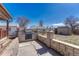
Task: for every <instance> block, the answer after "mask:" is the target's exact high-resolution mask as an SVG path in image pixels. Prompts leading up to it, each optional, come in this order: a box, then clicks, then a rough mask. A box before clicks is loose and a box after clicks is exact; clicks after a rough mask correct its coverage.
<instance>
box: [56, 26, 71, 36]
mask: <svg viewBox="0 0 79 59" xmlns="http://www.w3.org/2000/svg"><path fill="white" fill-rule="evenodd" d="M71 33H72V32H71V29H70V28H69V27H67V26H61V27H58V28H57V34H62V35H70V34H71Z"/></svg>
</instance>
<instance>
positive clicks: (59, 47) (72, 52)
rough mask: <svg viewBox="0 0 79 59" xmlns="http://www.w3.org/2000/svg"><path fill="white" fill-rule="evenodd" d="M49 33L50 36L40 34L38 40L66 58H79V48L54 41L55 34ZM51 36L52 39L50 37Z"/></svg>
mask: <svg viewBox="0 0 79 59" xmlns="http://www.w3.org/2000/svg"><path fill="white" fill-rule="evenodd" d="M50 33H51V32H49V36H48V37H46V36H43V35H41V34H38V40H40V41H41V42H43V43H45V44H46V45H47V46H48V47H51V48H52V49H54V50H56V51H57V52H59V53H60V54H62V55H65V56H79V46H77V45H74V44H70V43H67V42H62V41H59V40H56V39H53V35H52V34H53V33H51V35H50ZM50 36H51V37H50Z"/></svg>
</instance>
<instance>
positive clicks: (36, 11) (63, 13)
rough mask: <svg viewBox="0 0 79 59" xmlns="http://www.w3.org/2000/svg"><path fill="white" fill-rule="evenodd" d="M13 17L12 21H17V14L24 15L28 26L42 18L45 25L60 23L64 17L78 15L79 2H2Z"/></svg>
mask: <svg viewBox="0 0 79 59" xmlns="http://www.w3.org/2000/svg"><path fill="white" fill-rule="evenodd" d="M3 5H4V6H5V7H6V8H7V10H8V11H9V12H10V13H11V15H12V17H13V23H17V21H16V19H17V17H18V16H26V17H27V18H28V19H29V20H30V23H29V26H32V25H35V24H38V22H39V21H40V20H43V22H44V24H45V25H46V26H51V25H52V24H55V25H56V24H57V25H59V24H62V23H63V22H64V20H65V18H66V17H68V16H76V17H79V4H77V3H76V4H64V3H63V4H62V3H11V4H10V3H4V4H3Z"/></svg>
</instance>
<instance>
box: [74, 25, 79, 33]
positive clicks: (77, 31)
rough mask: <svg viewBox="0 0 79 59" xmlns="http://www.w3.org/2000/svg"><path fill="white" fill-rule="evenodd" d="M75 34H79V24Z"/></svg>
mask: <svg viewBox="0 0 79 59" xmlns="http://www.w3.org/2000/svg"><path fill="white" fill-rule="evenodd" d="M74 34H79V25H76V27H75V29H74Z"/></svg>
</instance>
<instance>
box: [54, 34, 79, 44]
mask: <svg viewBox="0 0 79 59" xmlns="http://www.w3.org/2000/svg"><path fill="white" fill-rule="evenodd" d="M55 39H57V40H61V41H64V42H68V43H71V44H75V45H79V35H69V36H66V35H55Z"/></svg>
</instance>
